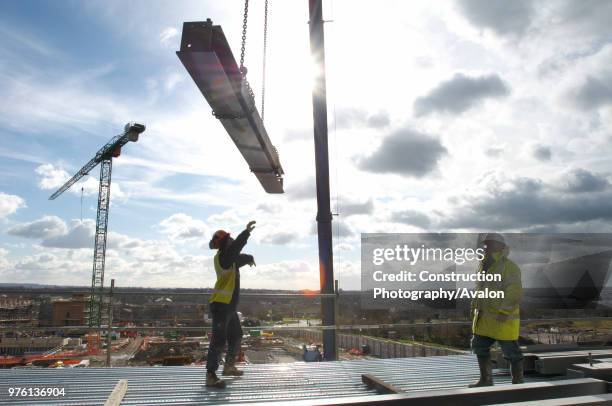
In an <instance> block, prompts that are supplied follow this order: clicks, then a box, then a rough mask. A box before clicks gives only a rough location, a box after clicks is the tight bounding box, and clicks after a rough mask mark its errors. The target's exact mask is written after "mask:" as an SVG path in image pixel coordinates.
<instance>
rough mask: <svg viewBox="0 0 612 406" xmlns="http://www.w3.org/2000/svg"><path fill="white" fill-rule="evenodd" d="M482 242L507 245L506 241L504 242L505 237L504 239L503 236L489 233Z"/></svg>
mask: <svg viewBox="0 0 612 406" xmlns="http://www.w3.org/2000/svg"><path fill="white" fill-rule="evenodd" d="M481 241H482V242H485V241H495V242H498V243H500V244H504V245H506V241H505V240H504V237H502V235H501V234H498V233H488V234H485V236H484V238H483V239H482V240H481Z"/></svg>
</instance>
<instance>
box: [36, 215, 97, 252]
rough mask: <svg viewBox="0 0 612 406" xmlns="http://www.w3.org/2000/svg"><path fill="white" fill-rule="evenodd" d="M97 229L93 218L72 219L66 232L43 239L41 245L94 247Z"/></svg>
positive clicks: (52, 246)
mask: <svg viewBox="0 0 612 406" xmlns="http://www.w3.org/2000/svg"><path fill="white" fill-rule="evenodd" d="M95 229H96V222H95V221H93V220H90V219H85V220H83V221H80V220H72V222H71V224H70V228H69V229H68V230H67V231H66V232H64V233H63V234H60V235H55V236H52V237H48V238H45V239H43V240H42V242H41V245H42V246H43V247H51V248H68V249H78V248H93V243H94V234H95Z"/></svg>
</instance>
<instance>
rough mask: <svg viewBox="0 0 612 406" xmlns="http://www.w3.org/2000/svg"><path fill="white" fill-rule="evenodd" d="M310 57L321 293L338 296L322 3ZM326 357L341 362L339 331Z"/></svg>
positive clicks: (327, 336)
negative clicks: (335, 281)
mask: <svg viewBox="0 0 612 406" xmlns="http://www.w3.org/2000/svg"><path fill="white" fill-rule="evenodd" d="M308 6H309V7H308V9H309V15H310V22H309V27H310V53H311V55H312V61H313V66H314V68H315V69H314V70H315V72H316V76H315V78H314V83H313V88H312V114H313V121H314V146H315V168H316V181H317V235H318V241H319V278H320V282H321V293H324V294H328V293H334V254H333V249H332V224H331V222H332V214H331V209H330V202H329V195H330V193H329V153H328V145H327V90H326V82H325V35H324V30H323V5H322V0H309V1H308ZM334 300H335V299H334V298H328V297H324V298H321V313H322V323H323V325H324V326H333V325H335V324H336V315H335V306H334ZM323 356H324V358H325V360H327V361H333V360H336V358H337V349H336V331H335V330H326V331H323Z"/></svg>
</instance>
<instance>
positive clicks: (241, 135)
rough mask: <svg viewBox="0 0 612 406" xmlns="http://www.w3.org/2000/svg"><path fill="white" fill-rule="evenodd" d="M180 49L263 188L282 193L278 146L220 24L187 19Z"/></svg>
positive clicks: (179, 55)
mask: <svg viewBox="0 0 612 406" xmlns="http://www.w3.org/2000/svg"><path fill="white" fill-rule="evenodd" d="M176 55H177V56H178V57H179V59H180V60H181V63H182V64H183V66H185V69H187V72H189V75H190V76H191V78H192V79H193V81H194V82H195V84H196V85H197V87H198V89H200V92H202V95H203V96H204V98H205V99H206V101H207V102H208V104H210V106H211V108H212V109H213V114H214V115H215V117H217V118H218V119H219V121H221V124H222V125H223V127H224V128H225V130H226V131H227V133H228V134H229V136H230V138H231V139H232V141H233V142H234V144H236V147H238V150H239V151H240V153H241V154H242V156H243V157H244V159H245V160H246V162H247V164H248V165H249V168H250V169H251V171H252V172H253V173H254V174H255V176H256V177H257V179H258V180H259V182H260V183H261V185H262V186H263V188H264V190H265V191H266V192H268V193H283V174H284V172H283V168H282V166H281V164H280V160H279V157H278V152H277V150H276V148H275V147H274V146H273V145H272V142H271V141H270V138H269V137H268V133H267V132H266V129H265V127H264V124H263V121H262V119H261V117H260V115H259V112H258V111H257V108H256V107H255V99H254V97H253V92H252V91H251V88H250V86H249V84H248V82H247V81H246V79H245V78H244V77H243V75H242V74H241V72H240V70H239V68H238V64H237V63H236V60H235V59H234V55H233V54H232V51H231V49H230V46H229V44H228V43H227V40H226V38H225V34H224V33H223V30H222V29H221V27H220V26H218V25H213V23H212V21H211V20H210V19H209V20H206V21H200V22H186V23H184V24H183V34H182V38H181V50H180V51H178V52H177V53H176Z"/></svg>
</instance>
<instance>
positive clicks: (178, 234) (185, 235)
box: [159, 213, 212, 240]
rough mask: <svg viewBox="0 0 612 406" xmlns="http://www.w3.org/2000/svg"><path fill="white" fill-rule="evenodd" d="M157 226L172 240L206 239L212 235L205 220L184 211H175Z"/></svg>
mask: <svg viewBox="0 0 612 406" xmlns="http://www.w3.org/2000/svg"><path fill="white" fill-rule="evenodd" d="M159 227H160V230H161V232H162V233H164V234H166V235H168V236H169V237H170V238H171V239H173V240H190V239H196V238H198V239H206V238H210V236H211V235H212V233H211V231H210V227H209V226H208V225H207V224H206V223H205V222H203V221H202V220H197V219H194V218H193V217H191V216H189V215H187V214H185V213H176V214H173V215H171V216H170V217H167V218H165V219H163V220H162V221H161V222H160V223H159Z"/></svg>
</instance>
